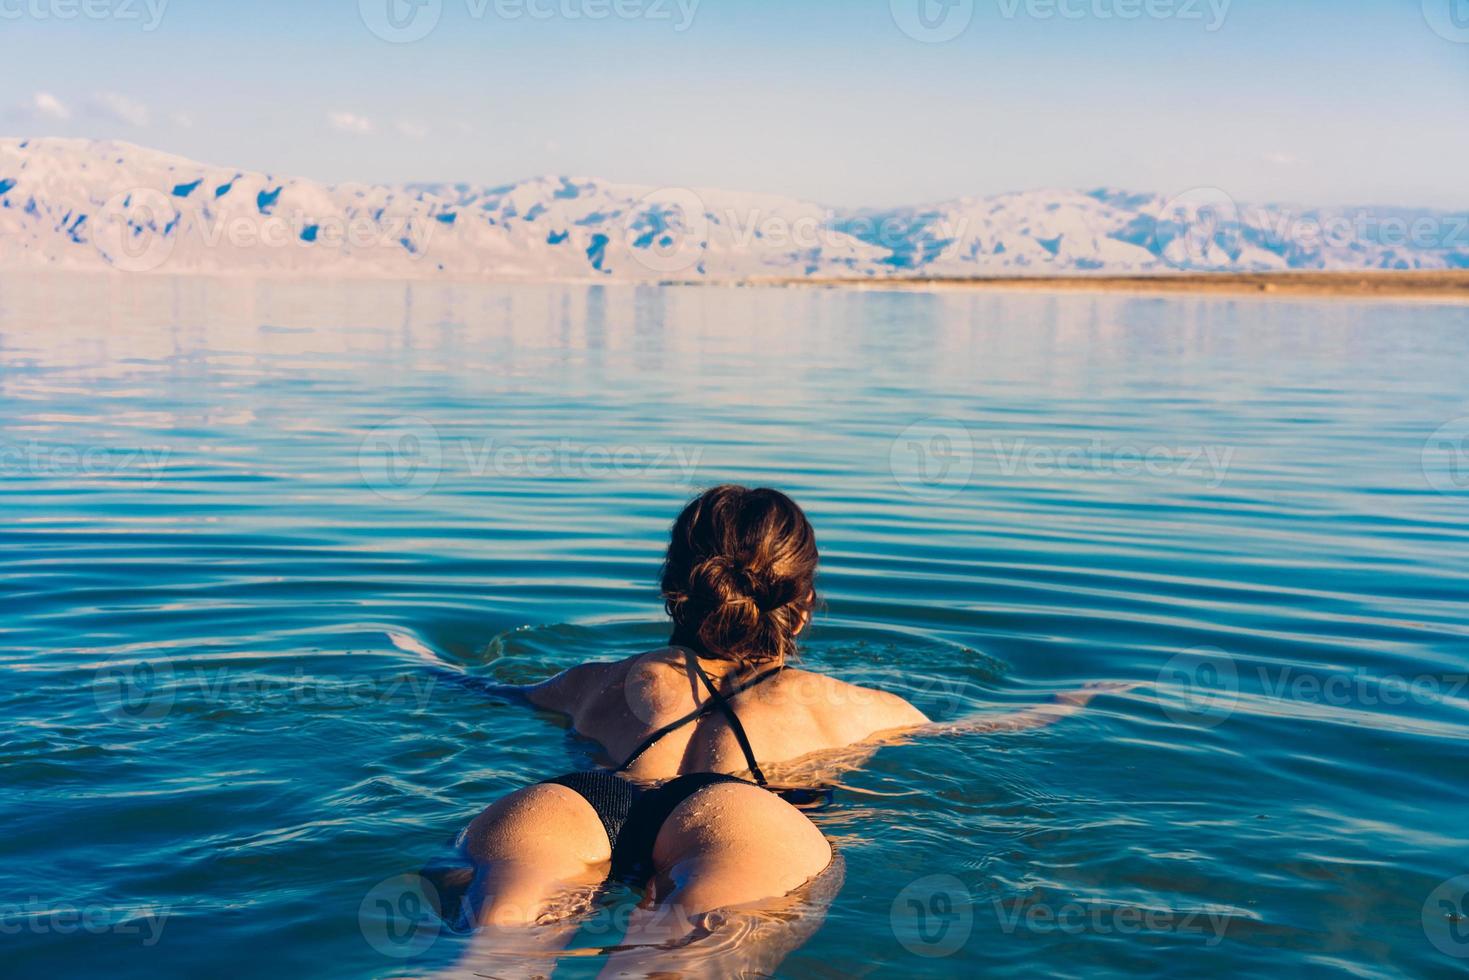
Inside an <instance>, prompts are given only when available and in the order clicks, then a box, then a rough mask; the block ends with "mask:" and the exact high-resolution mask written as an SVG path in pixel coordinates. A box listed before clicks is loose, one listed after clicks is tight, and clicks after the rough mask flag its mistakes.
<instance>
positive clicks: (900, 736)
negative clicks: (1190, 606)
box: [766, 681, 1138, 786]
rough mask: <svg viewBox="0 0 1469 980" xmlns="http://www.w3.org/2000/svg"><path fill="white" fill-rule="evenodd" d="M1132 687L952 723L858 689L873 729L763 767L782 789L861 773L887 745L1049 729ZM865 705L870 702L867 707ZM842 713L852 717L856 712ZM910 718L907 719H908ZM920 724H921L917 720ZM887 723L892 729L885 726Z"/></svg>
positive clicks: (1112, 684)
mask: <svg viewBox="0 0 1469 980" xmlns="http://www.w3.org/2000/svg"><path fill="white" fill-rule="evenodd" d="M1137 686H1138V685H1137V684H1136V683H1131V682H1121V681H1095V682H1093V683H1090V684H1087V685H1085V686H1083V687H1081V688H1078V689H1077V690H1074V691H1066V692H1064V693H1061V694H1058V695H1056V696H1055V698H1054V699H1053V700H1052V701H1051V702H1049V703H1046V704H1037V705H1032V706H1030V707H1026V708H1021V709H1019V710H1017V711H1007V712H1003V713H994V712H990V713H980V714H975V715H971V716H970V717H968V718H961V719H958V720H955V721H929V720H928V719H927V718H926V717H925V716H924V715H923V714H922V712H920V711H919V710H918V709H917V708H915V707H913V706H912V705H911V704H909V703H908V702H907V701H906V700H904V699H903V698H900V697H898V696H897V695H895V694H888V693H885V692H878V691H873V690H871V689H870V688H863V689H861V690H863V691H864V692H866V696H867V697H868V698H875V700H876V702H877V705H878V707H879V710H877V711H876V712H875V713H874V716H875V718H876V719H877V720H876V721H875V722H872V723H871V724H875V725H876V726H878V730H876V731H872V730H871V729H869V733H868V734H866V735H865V736H858V737H855V738H854V739H853V741H852V742H851V743H850V744H847V745H844V746H842V747H841V748H835V749H825V750H822V751H819V752H812V753H810V754H808V755H804V756H802V757H800V758H799V759H792V760H790V761H789V762H785V763H777V764H775V765H773V766H767V767H766V773H767V775H768V776H769V778H770V780H771V782H772V783H775V784H777V785H784V786H797V785H811V784H814V783H822V782H828V781H831V780H834V779H836V778H837V777H838V776H840V775H841V774H842V773H845V772H850V771H852V770H854V769H860V768H862V767H863V766H865V765H866V764H867V763H868V761H869V760H871V758H872V757H873V756H874V755H876V754H877V751H878V749H881V748H883V747H885V746H889V745H904V744H907V743H909V742H912V741H915V740H917V739H920V738H927V737H931V736H941V735H972V734H983V733H986V732H1022V731H1027V730H1030V729H1036V728H1044V727H1046V726H1048V725H1053V724H1055V723H1056V722H1058V721H1060V720H1062V719H1063V718H1067V717H1070V716H1071V715H1074V714H1077V713H1078V712H1080V711H1081V710H1082V709H1083V708H1085V707H1086V706H1087V704H1089V703H1090V702H1091V700H1092V699H1093V698H1096V697H1098V696H1100V695H1103V694H1121V693H1123V692H1125V691H1130V690H1132V689H1133V688H1135V687H1137ZM866 703H867V704H869V705H872V704H873V701H871V700H869V701H867V702H866ZM843 714H855V712H852V713H848V712H843ZM910 719H911V720H910ZM919 719H921V720H919ZM887 721H891V722H892V723H891V724H888V723H886V722H887Z"/></svg>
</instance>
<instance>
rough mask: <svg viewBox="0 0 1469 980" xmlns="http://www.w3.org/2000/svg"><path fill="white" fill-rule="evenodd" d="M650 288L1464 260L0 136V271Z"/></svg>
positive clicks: (1121, 199) (1366, 217) (1235, 220)
mask: <svg viewBox="0 0 1469 980" xmlns="http://www.w3.org/2000/svg"><path fill="white" fill-rule="evenodd" d="M36 268H59V269H92V268H114V269H119V270H122V271H126V272H138V273H148V272H152V273H165V274H191V273H206V274H212V275H219V274H225V275H228V274H240V275H281V276H303V277H309V276H331V277H354V276H364V277H365V276H373V277H379V276H390V277H400V278H412V279H432V278H445V279H483V280H569V281H666V280H700V279H708V280H726V281H735V280H749V279H764V278H857V279H869V278H885V277H893V276H941V277H950V276H956V277H965V276H985V275H1017V274H1020V275H1056V274H1099V273H1168V272H1176V271H1183V270H1199V269H1205V270H1219V271H1261V270H1285V269H1313V270H1322V269H1324V270H1347V269H1351V270H1357V269H1445V268H1469V216H1466V215H1463V214H1452V213H1445V212H1434V211H1425V210H1412V209H1399V208H1366V207H1364V208H1359V209H1351V208H1336V209H1312V208H1291V207H1285V206H1280V205H1270V206H1256V205H1247V204H1244V203H1241V202H1235V201H1232V200H1230V199H1229V198H1228V197H1227V196H1226V195H1225V194H1224V193H1223V192H1222V191H1219V190H1215V189H1207V188H1205V189H1194V190H1191V191H1188V192H1185V193H1182V194H1179V195H1174V196H1172V197H1169V196H1164V195H1155V194H1130V193H1126V192H1122V191H1113V190H1097V191H1090V192H1079V191H1028V192H1024V193H1015V194H1003V195H998V196H994V197H987V198H963V199H960V200H957V201H950V202H945V203H941V204H935V205H932V206H926V207H907V208H894V209H887V210H873V211H865V210H864V211H839V210H833V209H831V208H826V207H822V206H820V205H817V204H812V203H809V202H805V201H798V200H792V199H789V198H782V197H777V196H772V195H762V194H748V193H739V192H730V191H715V190H705V189H687V188H654V187H640V186H634V185H628V184H613V183H609V182H607V181H602V180H596V179H583V178H568V177H555V178H551V177H543V178H539V179H535V180H528V181H522V182H520V183H516V184H509V185H505V186H502V187H480V186H475V185H470V184H417V185H409V186H406V187H388V186H375V185H367V184H339V185H335V186H332V185H326V184H321V183H317V182H315V181H310V180H303V179H298V178H290V177H281V176H277V175H274V174H264V173H254V172H248V171H241V170H237V169H234V168H230V167H217V166H209V165H206V164H200V163H196V162H194V161H192V160H187V159H184V158H182V157H177V156H171V155H168V154H165V153H160V152H157V151H154V150H148V149H145V148H142V147H138V146H133V145H131V144H127V143H118V142H104V141H92V140H74V139H0V270H11V269H36Z"/></svg>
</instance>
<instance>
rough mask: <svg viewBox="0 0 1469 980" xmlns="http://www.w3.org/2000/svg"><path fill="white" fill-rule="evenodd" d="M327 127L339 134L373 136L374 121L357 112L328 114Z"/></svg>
mask: <svg viewBox="0 0 1469 980" xmlns="http://www.w3.org/2000/svg"><path fill="white" fill-rule="evenodd" d="M326 121H327V125H329V126H331V128H332V129H335V130H336V131H337V132H339V133H354V134H356V135H358V136H371V135H372V120H371V119H368V118H367V117H366V116H359V115H357V114H356V113H355V112H328V113H327V114H326Z"/></svg>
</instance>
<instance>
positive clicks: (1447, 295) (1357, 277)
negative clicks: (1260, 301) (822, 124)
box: [750, 269, 1469, 304]
mask: <svg viewBox="0 0 1469 980" xmlns="http://www.w3.org/2000/svg"><path fill="white" fill-rule="evenodd" d="M750 285H784V286H818V287H831V288H844V289H853V288H855V289H879V290H889V289H918V290H922V289H1019V290H1028V291H1035V292H1106V293H1203V294H1211V295H1235V296H1266V297H1275V296H1280V297H1295V296H1299V297H1328V298H1330V297H1337V298H1343V299H1373V298H1381V299H1411V300H1434V301H1439V302H1447V303H1465V304H1469V269H1465V270H1451V271H1438V270H1435V271H1430V272H1419V271H1412V272H1378V271H1372V272H1280V273H1196V274H1179V275H1160V276H995V277H988V276H987V277H980V278H973V279H957V278H956V279H946V278H911V279H904V278H892V279H876V280H875V279H795V278H792V279H769V280H758V281H752V282H751V283H750Z"/></svg>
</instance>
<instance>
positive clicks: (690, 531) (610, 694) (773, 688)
mask: <svg viewBox="0 0 1469 980" xmlns="http://www.w3.org/2000/svg"><path fill="white" fill-rule="evenodd" d="M816 564H817V551H816V535H815V532H814V531H813V530H812V527H811V524H810V522H809V521H808V520H807V519H806V515H805V514H804V513H802V511H801V509H800V507H798V506H797V505H796V504H795V502H794V501H792V500H791V499H790V498H789V497H787V496H786V495H784V494H782V493H779V492H778V491H775V490H766V489H760V490H749V489H746V488H744V487H737V486H722V487H716V488H715V489H712V490H709V491H708V492H706V493H704V494H703V495H701V496H700V497H698V498H697V499H695V500H694V501H693V502H692V503H690V504H689V505H688V506H687V507H686V508H685V509H684V511H683V513H681V514H680V515H679V517H678V520H677V521H676V522H675V523H674V525H673V536H672V540H671V542H670V543H669V546H668V554H667V558H666V560H665V561H664V564H663V574H662V583H661V584H662V592H663V601H664V606H665V608H666V610H667V612H668V616H669V618H670V619H671V620H672V626H673V634H672V637H671V639H670V641H669V645H668V646H667V647H664V648H661V649H658V650H654V651H651V652H649V653H644V654H641V655H638V656H635V657H630V658H628V659H626V660H620V661H617V662H615V663H588V664H583V665H581V666H579V667H573V668H572V669H570V670H568V671H566V672H564V673H562V674H560V675H558V676H556V677H553V678H551V679H550V680H548V681H546V682H544V683H542V684H538V685H534V686H530V687H525V688H519V689H515V693H517V694H519V695H520V696H522V697H523V698H524V699H525V700H528V701H529V702H530V703H531V704H532V705H535V706H536V707H539V708H543V709H546V710H550V711H554V712H559V713H561V714H564V715H566V716H567V717H568V718H569V719H570V720H571V722H572V724H573V725H574V726H575V728H576V731H577V732H579V733H580V734H582V735H584V736H586V737H588V738H590V739H593V740H595V741H596V742H598V743H600V745H601V746H602V747H603V748H604V749H605V750H606V753H607V754H608V756H610V757H611V759H613V760H614V761H615V762H618V763H620V764H619V765H618V766H617V768H616V769H615V770H614V771H595V772H582V773H574V774H571V775H568V776H563V777H560V778H558V779H552V780H549V781H547V782H544V783H540V784H538V785H535V786H530V787H528V788H525V789H522V790H519V791H518V792H515V793H512V794H510V795H509V796H507V797H505V798H504V799H502V800H500V801H498V802H496V803H495V804H493V805H492V806H490V807H489V808H488V809H486V810H485V811H484V812H483V813H481V814H480V815H479V816H478V817H477V818H475V820H474V821H473V822H472V823H471V824H470V826H469V827H468V829H467V830H466V831H465V832H464V834H463V835H462V837H461V844H462V847H463V851H464V855H465V856H466V857H467V858H468V860H469V862H470V864H471V865H472V867H473V877H472V880H471V882H470V883H469V886H468V888H467V891H466V893H465V895H464V900H463V902H464V909H465V911H466V913H467V916H468V918H469V919H470V924H472V925H475V926H478V927H481V928H482V929H485V930H487V931H488V932H489V933H490V934H492V935H494V936H497V937H500V938H501V939H505V938H506V937H507V936H513V935H514V934H515V933H516V931H517V930H524V929H525V927H527V926H531V925H534V924H540V925H545V924H547V923H553V922H557V921H571V916H572V913H573V912H575V911H576V910H577V909H580V908H584V907H585V906H586V897H587V896H588V895H590V894H592V893H594V892H595V890H596V889H597V888H598V887H600V886H601V885H603V884H604V883H605V882H606V881H607V880H608V879H609V877H616V878H619V879H622V880H625V881H628V882H629V883H631V884H633V885H635V886H646V888H647V898H646V900H645V902H644V903H643V904H642V905H641V906H639V908H638V910H637V911H636V912H635V913H634V914H633V917H632V919H631V920H630V922H629V928H628V931H627V937H626V938H625V939H624V948H627V947H643V948H646V947H647V946H649V945H662V946H663V947H664V948H667V944H670V943H674V942H677V941H679V940H681V939H684V938H686V937H688V936H689V935H690V934H692V933H694V932H695V931H696V930H699V929H702V928H705V927H706V925H707V923H706V919H705V917H706V915H707V914H708V913H710V912H713V911H714V910H727V909H730V908H733V907H738V906H749V905H751V904H752V903H759V902H761V901H763V900H769V899H774V898H777V897H779V896H784V895H787V894H790V893H792V892H794V891H796V890H797V889H800V888H801V887H802V886H803V885H805V884H806V883H807V882H811V881H812V880H813V879H816V878H818V876H821V875H822V872H823V871H825V870H826V869H827V868H828V866H829V865H830V864H831V863H832V849H831V846H830V845H829V844H828V843H827V841H826V839H825V838H824V837H823V836H822V834H821V831H820V830H818V829H817V828H816V826H815V825H814V824H813V823H812V822H811V821H810V820H809V819H808V818H807V817H806V816H805V815H804V814H803V813H802V812H801V811H800V810H799V809H797V808H796V807H795V806H793V805H792V804H791V803H790V802H787V800H786V799H784V798H782V796H781V795H780V793H779V792H778V791H775V790H773V789H772V788H770V787H769V786H768V784H767V781H766V777H765V770H766V769H768V768H769V767H771V766H773V765H775V764H779V763H787V762H790V761H791V760H796V759H802V760H803V761H807V760H811V759H814V760H825V763H826V766H825V767H826V770H827V771H828V772H829V771H831V769H832V766H833V765H835V766H836V767H838V768H842V769H845V768H851V767H853V766H856V765H860V764H861V762H862V761H863V760H865V759H866V758H867V757H868V756H870V754H871V753H872V752H874V751H876V749H877V748H878V747H879V746H881V745H883V744H888V743H892V742H894V741H896V740H899V739H904V738H909V737H912V736H915V735H922V734H925V733H930V732H932V733H938V732H961V731H993V730H999V729H1021V728H1032V727H1038V726H1040V725H1044V724H1047V723H1049V722H1051V721H1054V720H1055V719H1057V718H1059V717H1062V716H1064V715H1066V714H1070V713H1072V712H1075V711H1077V710H1079V708H1080V707H1081V706H1082V705H1084V704H1085V703H1086V702H1087V701H1088V700H1090V699H1091V697H1093V696H1095V695H1096V694H1097V693H1100V692H1102V691H1103V690H1116V689H1118V687H1117V686H1116V685H1099V686H1093V687H1090V688H1088V689H1086V690H1083V691H1077V692H1074V693H1072V694H1068V695H1063V696H1061V697H1060V698H1058V700H1057V703H1055V704H1052V705H1046V706H1038V707H1035V708H1031V709H1029V710H1026V711H1021V712H1018V713H1014V714H1008V715H1000V716H994V715H991V716H982V717H978V718H974V719H971V720H967V721H960V722H953V723H947V724H935V723H932V722H930V721H929V719H928V718H926V717H925V716H924V714H923V713H922V712H921V711H919V710H918V709H917V708H915V707H914V706H913V705H911V704H909V703H908V702H907V701H905V700H904V699H903V698H901V697H898V696H896V695H893V694H888V693H885V692H882V691H877V690H874V689H871V688H865V687H859V686H856V685H853V684H848V683H845V682H843V681H840V680H837V679H836V678H833V677H827V676H825V675H822V674H815V673H810V672H808V671H804V670H799V669H797V668H795V667H793V666H791V660H792V658H793V656H794V654H795V652H796V640H797V637H799V636H800V634H801V632H802V630H804V629H805V628H806V626H807V624H808V623H809V622H810V621H811V613H812V610H813V609H814V608H815V606H816V602H817V597H816V591H815V579H816ZM836 750H843V751H840V752H837V751H836ZM823 753H825V754H826V755H823ZM566 935H567V938H569V933H567V934H566ZM543 939H544V937H543ZM533 945H537V946H541V947H542V948H544V942H543V941H542V942H536V943H534V944H533Z"/></svg>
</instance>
